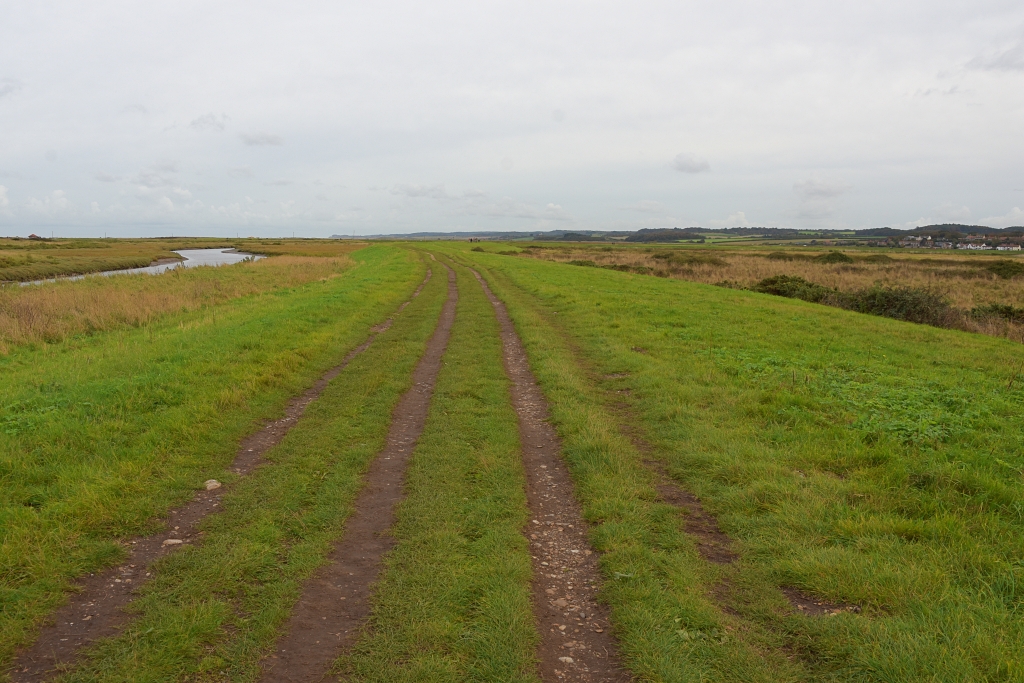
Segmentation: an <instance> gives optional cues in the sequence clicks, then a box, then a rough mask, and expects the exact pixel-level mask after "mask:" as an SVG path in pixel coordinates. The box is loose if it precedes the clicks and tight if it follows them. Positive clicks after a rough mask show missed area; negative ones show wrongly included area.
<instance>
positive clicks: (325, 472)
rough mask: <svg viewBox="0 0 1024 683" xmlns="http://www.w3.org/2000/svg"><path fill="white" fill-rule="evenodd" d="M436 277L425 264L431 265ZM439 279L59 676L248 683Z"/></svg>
mask: <svg viewBox="0 0 1024 683" xmlns="http://www.w3.org/2000/svg"><path fill="white" fill-rule="evenodd" d="M435 270H436V266H435ZM443 280H444V278H438V277H436V276H435V277H433V278H432V279H431V280H430V281H429V282H428V283H427V285H426V286H425V287H424V289H423V293H422V294H421V295H420V296H419V297H418V298H416V299H414V300H413V302H412V303H411V304H410V305H409V306H408V308H406V309H405V311H403V313H402V314H401V315H398V316H396V317H395V319H394V323H393V324H392V326H391V327H390V329H388V330H387V331H385V332H383V333H381V334H380V335H379V337H378V338H377V340H376V341H375V342H374V344H373V345H371V346H370V347H369V348H368V349H366V351H365V352H364V353H362V354H361V355H359V356H357V357H356V358H354V359H352V361H351V363H350V364H349V365H348V367H347V368H346V369H345V370H344V371H343V372H342V373H341V374H340V375H339V376H338V377H337V378H335V380H334V381H332V382H331V383H330V384H329V385H328V386H327V387H326V389H325V390H324V392H323V393H322V394H321V396H320V398H319V399H318V400H317V401H316V402H314V403H313V404H311V405H310V406H309V408H308V409H307V411H306V414H305V415H304V416H303V419H302V420H301V421H299V422H298V424H296V425H295V426H294V427H293V428H292V429H291V430H290V431H289V432H288V434H287V435H286V436H285V438H284V439H283V440H282V442H281V443H280V445H278V446H277V447H275V448H274V449H272V450H271V451H270V452H268V453H267V455H266V460H267V464H266V465H264V466H262V467H259V468H257V469H255V470H254V471H253V472H252V474H251V475H249V476H248V477H245V478H243V479H240V480H238V481H237V482H236V483H235V484H234V485H233V486H232V487H230V488H229V489H228V491H227V492H226V493H225V494H224V495H223V497H222V500H221V505H220V507H221V509H222V511H221V512H220V513H219V514H215V515H210V516H208V517H207V518H206V519H205V520H204V521H203V523H202V524H201V532H202V542H201V543H197V544H193V545H190V546H188V547H186V548H184V549H182V550H181V551H179V552H175V553H173V554H172V555H170V556H168V557H166V558H164V559H162V560H161V561H160V562H158V563H157V564H156V566H155V568H154V569H153V570H151V571H152V577H151V579H150V583H149V584H147V585H146V586H145V587H144V588H143V589H142V591H141V595H140V596H139V597H138V599H137V600H136V601H135V602H134V603H132V605H130V607H129V609H130V611H131V612H132V614H134V615H135V619H134V620H133V621H132V622H131V623H130V624H129V625H128V627H127V628H125V630H124V631H123V632H122V633H121V634H120V635H119V636H118V637H116V638H113V639H110V640H106V641H101V642H100V643H98V644H97V645H95V646H94V647H92V648H91V649H89V650H88V651H87V652H86V657H85V658H84V660H83V661H82V662H81V663H80V665H79V666H78V667H77V668H76V669H74V670H73V671H71V672H69V673H68V674H67V675H66V676H64V677H62V678H61V679H60V680H62V681H169V680H224V679H225V678H228V679H231V680H241V681H253V680H256V679H258V678H259V676H260V674H261V667H260V661H261V660H262V659H263V658H264V657H265V656H267V655H268V654H270V653H272V648H273V644H274V642H275V640H276V639H277V637H278V634H279V632H280V629H281V627H282V625H283V624H284V623H285V622H286V620H287V619H288V617H289V614H290V612H291V610H292V607H293V605H294V604H295V602H296V601H297V600H298V598H299V596H300V594H301V589H302V586H303V584H304V583H305V581H306V580H307V579H308V578H309V577H310V576H311V575H312V574H313V572H314V571H316V569H317V568H318V567H320V566H322V565H323V564H324V562H325V560H326V557H327V555H328V554H329V552H330V549H331V547H332V546H333V543H334V541H335V540H336V539H337V538H338V537H339V536H340V535H341V534H342V531H343V527H344V523H345V520H346V518H347V517H348V515H349V514H350V513H351V512H352V509H353V500H354V499H355V497H356V495H357V493H358V492H359V490H360V488H361V487H362V483H363V474H364V473H365V471H366V468H367V466H368V465H369V463H370V462H371V460H372V458H373V455H374V454H376V453H377V452H379V450H380V448H381V446H382V444H383V441H384V438H385V435H386V434H387V430H388V426H389V423H390V417H391V414H392V412H393V410H394V407H395V404H396V403H397V401H398V399H399V397H400V396H401V395H402V394H403V393H404V392H405V391H406V390H408V388H409V386H410V377H411V374H412V371H413V368H414V367H415V365H416V362H417V361H418V359H419V358H420V357H421V356H422V354H423V350H424V348H425V345H426V342H427V339H428V338H429V336H430V335H431V333H432V332H433V331H434V329H435V327H436V322H437V319H438V314H439V312H440V308H441V305H442V302H443V299H444V288H445V283H444V282H443Z"/></svg>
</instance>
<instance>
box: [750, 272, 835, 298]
mask: <svg viewBox="0 0 1024 683" xmlns="http://www.w3.org/2000/svg"><path fill="white" fill-rule="evenodd" d="M751 289H753V290H754V291H755V292H761V293H763V294H774V295H775V296H784V297H787V298H790V299H803V300H804V301H810V302H812V303H821V302H822V301H824V300H825V299H826V298H827V297H830V296H835V295H836V294H837V293H838V292H836V290H834V289H829V288H828V287H823V286H822V285H819V284H815V283H813V282H808V281H807V280H805V279H803V278H802V277H798V276H796V275H775V276H772V277H766V278H765V279H763V280H761V281H760V282H758V283H757V284H756V285H754V286H753V287H752V288H751Z"/></svg>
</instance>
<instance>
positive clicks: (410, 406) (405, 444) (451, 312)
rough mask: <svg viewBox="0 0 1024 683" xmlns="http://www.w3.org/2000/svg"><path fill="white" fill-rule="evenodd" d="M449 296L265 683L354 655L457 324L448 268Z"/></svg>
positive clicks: (314, 672)
mask: <svg viewBox="0 0 1024 683" xmlns="http://www.w3.org/2000/svg"><path fill="white" fill-rule="evenodd" d="M445 270H446V271H447V275H448V277H447V278H445V279H446V280H447V281H448V296H447V298H446V300H445V303H444V306H443V307H442V309H441V315H440V318H439V320H438V323H437V329H435V330H434V333H433V335H432V336H431V337H430V340H429V341H428V342H427V346H426V349H425V351H424V353H423V357H422V358H420V360H419V362H418V363H417V364H416V369H415V370H413V373H412V386H411V387H410V388H409V390H408V391H407V392H406V393H405V394H403V395H402V397H401V399H399V401H398V403H397V405H396V406H395V409H394V412H393V413H392V415H391V424H390V427H389V429H388V435H387V438H386V439H385V441H384V447H383V449H382V450H381V451H380V453H378V454H377V455H376V456H375V457H374V458H373V461H372V462H371V464H370V466H369V469H368V471H367V472H366V475H365V477H364V484H363V488H362V490H361V491H360V492H359V496H358V497H357V498H356V499H355V501H354V502H353V513H352V514H351V515H350V517H349V518H348V519H347V520H346V522H345V531H344V535H343V536H342V537H341V539H339V541H338V542H337V543H336V544H335V546H334V548H333V549H332V551H331V553H330V555H329V557H328V559H327V563H326V564H325V565H324V566H323V567H321V568H320V570H319V571H317V573H316V575H315V576H313V577H311V578H310V579H309V580H308V581H307V582H306V584H305V586H304V587H303V591H302V597H300V598H299V601H298V602H297V603H296V605H295V607H294V608H293V609H292V613H291V616H290V617H289V619H288V622H287V624H285V626H284V633H283V636H282V637H281V638H280V639H279V641H278V643H277V645H276V647H275V649H274V655H273V656H272V657H271V658H270V659H269V660H267V661H265V663H264V672H263V676H262V677H261V680H262V681H265V682H267V683H270V682H273V681H289V682H291V681H295V682H305V681H320V680H322V679H323V677H324V674H325V673H326V671H327V669H328V668H329V667H330V665H331V662H332V661H333V660H334V659H335V657H336V656H337V653H338V650H339V649H341V650H342V651H345V650H348V649H350V648H351V646H352V644H353V642H354V641H355V638H356V636H357V635H358V631H359V629H360V627H362V625H363V623H364V622H365V621H366V617H367V616H368V614H369V611H370V603H369V598H370V586H371V584H372V583H373V582H374V581H375V580H376V578H377V575H378V573H379V571H380V563H381V558H382V556H383V555H384V553H386V552H387V551H388V550H389V549H390V548H391V546H392V545H393V542H392V539H391V537H390V536H388V535H387V531H388V530H389V529H390V527H391V524H392V521H393V519H394V508H395V506H396V505H397V504H398V501H399V500H400V499H401V496H402V481H403V479H404V475H405V469H406V466H407V464H408V462H409V458H410V456H411V454H412V450H413V448H414V447H415V445H416V441H417V440H418V439H419V436H420V433H421V432H422V431H423V424H424V422H425V421H426V417H427V411H428V409H429V406H430V398H431V395H432V394H433V392H434V383H435V382H436V380H437V374H438V371H439V370H440V369H441V357H442V356H443V355H444V352H445V349H446V348H447V346H448V340H449V338H450V335H451V329H452V324H453V323H454V321H455V307H456V304H457V302H458V299H459V290H458V288H457V286H456V284H455V273H454V272H453V271H451V270H450V269H448V268H447V267H445Z"/></svg>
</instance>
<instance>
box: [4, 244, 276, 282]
mask: <svg viewBox="0 0 1024 683" xmlns="http://www.w3.org/2000/svg"><path fill="white" fill-rule="evenodd" d="M174 253H175V254H178V255H180V256H181V257H182V258H183V259H184V261H171V262H169V263H158V264H156V265H154V266H145V267H143V268H126V269H123V270H103V271H100V272H98V273H87V274H86V275H71V276H68V277H61V278H50V279H48V280H33V281H31V282H22V283H21V284H22V286H24V285H38V284H42V283H44V282H56V281H57V280H81V279H83V278H87V277H92V276H93V275H132V274H134V273H149V274H151V275H156V274H158V273H163V272H164V271H167V270H171V269H172V268H198V267H199V266H226V265H230V264H232V263H239V262H241V261H244V260H245V259H247V258H251V259H253V260H254V261H258V260H259V259H261V258H266V257H265V256H259V255H256V254H246V253H245V252H242V251H235V250H234V249H175V250H174Z"/></svg>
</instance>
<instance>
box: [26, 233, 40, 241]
mask: <svg viewBox="0 0 1024 683" xmlns="http://www.w3.org/2000/svg"><path fill="white" fill-rule="evenodd" d="M28 238H29V239H30V240H41V239H43V238H42V237H40V236H39V235H37V234H35V233H32V234H31V235H29V236H28Z"/></svg>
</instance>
